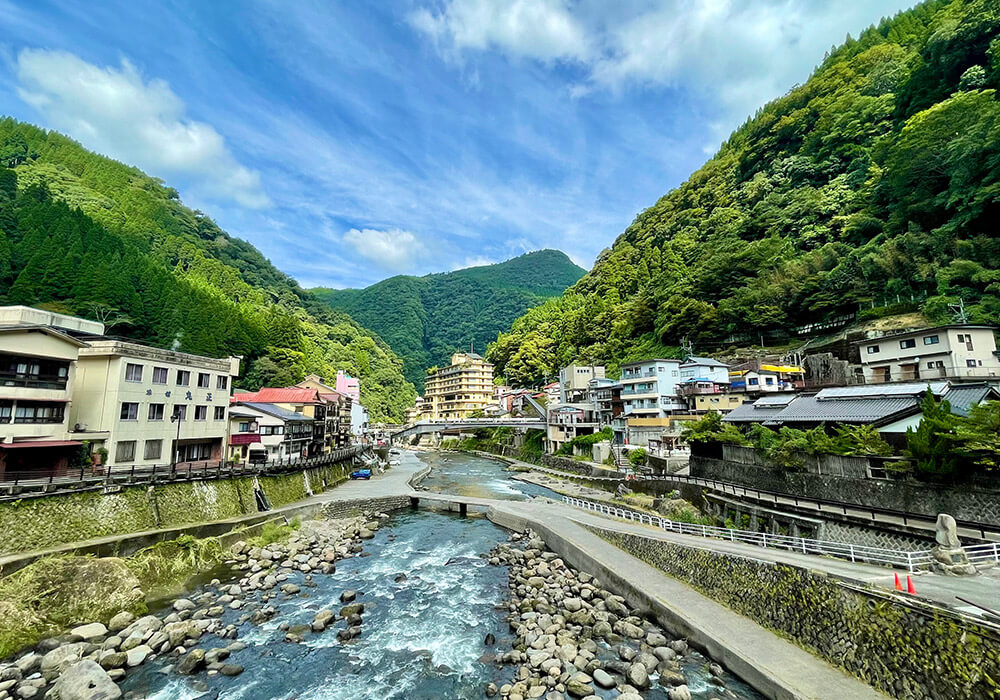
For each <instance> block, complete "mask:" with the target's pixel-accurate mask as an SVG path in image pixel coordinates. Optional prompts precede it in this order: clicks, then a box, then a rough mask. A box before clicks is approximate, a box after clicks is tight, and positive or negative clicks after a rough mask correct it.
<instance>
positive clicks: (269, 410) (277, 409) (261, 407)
mask: <svg viewBox="0 0 1000 700" xmlns="http://www.w3.org/2000/svg"><path fill="white" fill-rule="evenodd" d="M242 403H243V405H244V406H247V407H249V408H252V409H254V410H257V411H260V412H261V413H266V414H267V415H269V416H274V417H275V418H280V419H281V420H286V421H288V420H298V421H311V420H312V418H310V417H309V416H304V415H302V414H301V413H296V412H295V411H289V410H288V409H287V408H282V407H281V406H275V405H274V404H273V403H258V402H256V401H253V402H251V401H244V402H242Z"/></svg>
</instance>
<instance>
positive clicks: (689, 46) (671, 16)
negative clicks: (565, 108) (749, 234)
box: [411, 0, 911, 131]
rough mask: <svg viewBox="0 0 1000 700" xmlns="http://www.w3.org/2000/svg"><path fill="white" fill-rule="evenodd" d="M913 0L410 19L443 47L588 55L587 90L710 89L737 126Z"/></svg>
mask: <svg viewBox="0 0 1000 700" xmlns="http://www.w3.org/2000/svg"><path fill="white" fill-rule="evenodd" d="M910 4H911V0H870V2H864V3H844V2H840V1H839V0H761V1H760V2H753V3H748V2H742V1H740V0H701V1H700V2H689V1H687V0H635V1H628V0H618V1H616V2H590V1H588V0H576V1H575V2H571V1H570V0H565V1H563V0H535V1H534V2H532V0H517V2H513V3H511V2H510V1H509V0H446V2H445V4H444V5H443V6H442V8H441V9H440V11H438V12H436V13H434V12H431V11H430V10H427V9H421V10H418V11H417V12H415V13H414V14H413V15H411V24H412V25H413V26H414V27H415V28H416V29H417V30H419V31H421V32H423V33H424V34H427V35H429V36H430V37H432V38H433V39H434V41H435V43H436V44H437V45H438V46H439V48H441V49H443V50H444V51H449V52H451V51H468V50H479V51H482V50H488V49H492V50H496V51H499V52H501V53H505V54H508V55H511V56H515V57H524V58H531V59H538V60H540V61H543V62H547V63H548V62H552V61H566V62H571V63H576V64H579V66H580V67H581V68H582V69H583V70H584V71H585V73H586V77H585V78H584V79H583V80H582V81H580V82H578V83H577V84H575V85H573V86H572V87H571V88H570V90H571V93H572V94H573V95H574V96H576V97H582V96H585V95H587V94H589V93H592V92H594V91H597V90H609V91H612V92H617V91H620V90H623V89H628V88H630V87H632V88H634V87H644V86H649V85H656V86H667V87H678V88H684V89H688V90H692V91H694V92H696V93H699V94H701V95H706V96H709V97H710V98H711V99H713V100H714V101H715V102H716V103H717V104H718V105H719V107H720V108H721V110H722V111H723V113H724V115H725V121H726V123H725V125H722V124H720V125H719V126H718V127H717V128H715V129H714V130H715V131H719V130H722V129H723V128H724V129H725V130H727V131H728V130H729V129H731V128H733V127H734V126H736V125H737V124H738V123H739V122H741V121H742V120H743V119H744V118H745V117H747V116H749V115H750V114H752V113H753V112H754V111H755V110H756V109H757V108H758V107H760V106H762V105H763V104H764V103H765V102H767V101H768V100H770V99H773V98H775V97H778V96H779V95H781V94H783V93H784V92H786V91H787V90H788V89H789V88H791V87H792V86H793V85H794V84H795V83H796V82H801V81H803V80H805V78H806V77H808V75H809V72H810V71H811V69H812V68H813V67H814V66H815V65H817V64H818V63H819V62H820V61H821V60H822V58H823V53H824V51H825V50H826V49H828V48H829V47H831V46H833V45H834V44H838V43H840V42H841V41H843V39H844V37H845V36H846V35H847V34H848V33H849V32H850V33H852V34H853V35H855V36H856V35H857V33H858V32H859V30H861V29H862V28H864V27H866V26H868V25H869V24H871V23H873V22H877V21H878V20H879V19H880V17H881V16H882V15H889V14H893V13H895V12H897V11H899V10H901V9H904V8H906V7H908V6H909V5H910Z"/></svg>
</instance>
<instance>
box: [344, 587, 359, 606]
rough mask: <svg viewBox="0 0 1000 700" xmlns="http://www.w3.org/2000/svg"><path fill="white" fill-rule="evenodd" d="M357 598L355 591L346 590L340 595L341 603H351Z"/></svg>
mask: <svg viewBox="0 0 1000 700" xmlns="http://www.w3.org/2000/svg"><path fill="white" fill-rule="evenodd" d="M357 597H358V592H357V591H352V590H346V591H344V592H343V593H341V594H340V602H341V603H353V602H354V599H355V598H357Z"/></svg>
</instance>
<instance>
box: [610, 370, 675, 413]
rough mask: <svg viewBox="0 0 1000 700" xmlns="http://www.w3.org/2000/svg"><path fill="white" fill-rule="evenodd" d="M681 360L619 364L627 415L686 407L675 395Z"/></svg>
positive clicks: (623, 400)
mask: <svg viewBox="0 0 1000 700" xmlns="http://www.w3.org/2000/svg"><path fill="white" fill-rule="evenodd" d="M680 370H681V362H680V360H643V361H641V362H629V363H627V364H624V365H622V374H621V380H620V384H621V385H622V402H623V406H624V409H625V415H626V416H627V417H635V418H639V417H642V418H657V417H664V416H666V415H668V414H669V413H670V412H671V411H682V410H686V409H687V404H686V403H685V402H684V401H682V400H681V399H680V398H679V397H678V393H677V385H678V384H679V383H680Z"/></svg>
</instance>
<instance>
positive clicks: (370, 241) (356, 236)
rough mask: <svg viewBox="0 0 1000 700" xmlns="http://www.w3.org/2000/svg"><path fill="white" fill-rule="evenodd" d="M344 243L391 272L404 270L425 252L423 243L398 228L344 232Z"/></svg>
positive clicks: (411, 265)
mask: <svg viewBox="0 0 1000 700" xmlns="http://www.w3.org/2000/svg"><path fill="white" fill-rule="evenodd" d="M344 243H346V244H347V245H349V246H351V247H352V248H354V250H355V251H356V252H357V253H358V255H361V256H362V257H365V258H367V259H369V260H371V261H372V262H374V263H375V264H376V265H378V266H379V267H381V268H383V269H385V270H389V271H392V272H405V271H406V270H409V269H412V267H413V265H414V263H416V262H417V261H418V259H420V258H422V257H423V256H424V253H425V248H424V244H423V243H422V242H421V241H420V240H419V239H418V238H417V237H416V236H415V235H413V234H412V233H410V232H409V231H401V230H400V229H387V230H385V231H379V230H377V229H370V228H366V229H360V230H359V229H356V228H352V229H351V230H350V231H348V232H347V233H345V234H344Z"/></svg>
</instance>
